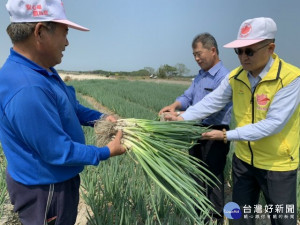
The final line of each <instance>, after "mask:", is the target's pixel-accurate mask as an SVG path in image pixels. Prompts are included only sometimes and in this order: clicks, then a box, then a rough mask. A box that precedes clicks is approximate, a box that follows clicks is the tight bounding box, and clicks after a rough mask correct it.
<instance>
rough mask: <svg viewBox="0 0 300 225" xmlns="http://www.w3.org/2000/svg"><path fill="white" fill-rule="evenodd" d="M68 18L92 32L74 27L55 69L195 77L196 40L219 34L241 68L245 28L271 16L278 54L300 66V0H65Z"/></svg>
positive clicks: (3, 54)
mask: <svg viewBox="0 0 300 225" xmlns="http://www.w3.org/2000/svg"><path fill="white" fill-rule="evenodd" d="M5 3H6V1H3V0H2V4H1V5H0V40H1V41H0V66H1V65H2V64H3V63H4V62H5V60H6V58H7V56H8V54H9V48H10V47H11V42H10V40H9V38H8V35H7V34H6V27H7V25H8V24H9V23H10V21H9V16H8V13H7V11H6V8H5ZM64 5H65V9H66V13H67V17H68V19H69V20H71V21H73V22H75V23H78V24H80V25H82V26H85V27H88V28H90V29H91V31H90V32H81V31H77V30H73V29H70V32H69V35H68V39H69V42H70V45H69V46H68V47H67V48H66V51H65V53H64V58H63V61H62V63H61V64H60V65H57V66H56V69H64V70H97V69H101V70H109V71H133V70H139V69H143V68H144V67H153V68H154V69H158V68H159V66H161V65H163V64H169V65H171V66H174V65H176V64H177V63H183V64H185V65H186V66H187V67H188V68H189V69H190V70H191V72H190V74H191V75H195V74H196V73H197V72H198V70H199V67H198V65H197V64H196V63H195V61H194V58H193V55H192V49H191V42H192V40H193V38H194V37H195V36H196V35H197V34H199V33H202V32H209V33H211V34H212V35H214V36H215V38H216V39H217V42H218V44H219V51H220V58H221V59H222V61H223V63H224V64H225V65H226V66H227V67H228V69H233V68H234V67H236V66H238V65H239V61H238V58H237V56H236V55H235V53H234V51H233V50H232V49H226V48H223V45H224V44H226V43H228V42H230V41H232V40H234V39H235V38H236V36H237V32H238V29H239V26H240V24H241V23H242V22H243V21H244V20H246V19H249V18H254V17H261V16H263V17H271V18H273V19H274V21H275V22H276V24H277V28H278V32H277V35H276V50H275V51H276V53H277V54H279V56H280V57H281V58H282V59H284V60H285V61H287V62H289V63H291V64H294V65H296V66H298V67H300V55H299V53H300V44H299V42H300V26H299V23H300V13H299V11H300V1H299V0H287V1H282V0H251V1H242V0H209V1H202V0H86V1H83V0H65V1H64Z"/></svg>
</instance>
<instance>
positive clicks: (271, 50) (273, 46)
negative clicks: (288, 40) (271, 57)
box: [269, 43, 276, 54]
mask: <svg viewBox="0 0 300 225" xmlns="http://www.w3.org/2000/svg"><path fill="white" fill-rule="evenodd" d="M275 47H276V45H275V43H270V45H269V52H270V54H273V53H274V51H275Z"/></svg>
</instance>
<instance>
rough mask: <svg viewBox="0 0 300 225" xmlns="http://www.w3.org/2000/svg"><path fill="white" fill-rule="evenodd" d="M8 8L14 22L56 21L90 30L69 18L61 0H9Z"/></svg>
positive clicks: (75, 27) (78, 28) (82, 29)
mask: <svg viewBox="0 0 300 225" xmlns="http://www.w3.org/2000/svg"><path fill="white" fill-rule="evenodd" d="M6 9H7V11H8V13H9V15H10V21H11V22H12V23H25V22H56V23H62V24H66V25H68V27H71V28H74V29H77V30H81V31H89V29H88V28H86V27H83V26H80V25H78V24H76V23H73V22H71V21H69V20H68V19H67V17H66V13H65V9H64V6H63V2H62V1H61V0H8V1H7V4H6Z"/></svg>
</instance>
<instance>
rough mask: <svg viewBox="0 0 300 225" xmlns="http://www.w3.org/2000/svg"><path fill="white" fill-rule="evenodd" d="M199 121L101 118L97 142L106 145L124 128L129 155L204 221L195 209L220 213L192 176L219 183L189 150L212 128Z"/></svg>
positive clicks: (186, 209) (179, 203) (183, 207)
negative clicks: (113, 121)
mask: <svg viewBox="0 0 300 225" xmlns="http://www.w3.org/2000/svg"><path fill="white" fill-rule="evenodd" d="M196 124H197V121H154V120H146V119H134V118H128V119H119V120H117V122H116V123H112V122H109V121H105V120H99V121H97V122H96V124H95V134H96V139H97V145H98V146H105V145H106V144H107V143H108V142H110V141H111V139H112V138H113V137H114V135H115V134H116V132H117V130H122V131H123V137H122V143H123V144H124V146H125V147H126V148H127V149H128V150H127V154H129V155H130V156H131V158H132V159H133V160H134V162H135V163H137V164H140V165H141V167H142V169H143V171H144V173H145V175H146V178H147V179H148V180H152V181H154V182H155V183H156V184H157V185H158V186H159V187H160V188H161V189H162V190H163V191H164V192H165V194H166V195H167V196H168V197H169V198H170V199H171V200H172V201H173V203H174V204H175V205H176V206H177V207H178V208H179V209H181V210H182V211H183V212H185V213H186V215H187V216H188V217H190V218H191V219H192V220H193V221H195V223H196V224H201V221H200V217H199V216H198V214H197V213H196V211H195V209H199V210H200V212H201V215H202V216H210V214H211V212H213V213H217V212H216V211H215V210H214V208H213V206H212V204H211V202H210V201H209V200H208V198H207V197H206V196H205V190H204V189H203V187H201V186H199V185H198V184H197V182H196V181H195V180H194V179H193V178H192V176H194V177H197V178H198V179H199V180H201V181H202V182H204V183H207V184H208V185H211V186H212V185H216V184H215V183H214V181H213V180H212V179H211V178H210V177H213V175H212V174H211V173H210V172H209V171H208V170H207V169H206V168H205V165H204V163H202V162H200V160H198V159H197V158H194V157H192V156H190V155H189V154H188V149H189V148H191V147H192V146H193V145H195V144H196V143H197V140H199V138H201V134H202V133H204V132H207V131H208V130H209V128H207V127H202V126H199V125H196ZM209 176H210V177H209ZM149 178H150V179H149ZM149 187H150V185H149ZM150 189H151V187H150ZM152 203H153V204H154V202H153V201H152ZM153 207H154V210H155V211H156V209H155V206H154V205H153ZM157 217H158V215H157ZM158 221H159V218H158ZM159 223H160V221H159Z"/></svg>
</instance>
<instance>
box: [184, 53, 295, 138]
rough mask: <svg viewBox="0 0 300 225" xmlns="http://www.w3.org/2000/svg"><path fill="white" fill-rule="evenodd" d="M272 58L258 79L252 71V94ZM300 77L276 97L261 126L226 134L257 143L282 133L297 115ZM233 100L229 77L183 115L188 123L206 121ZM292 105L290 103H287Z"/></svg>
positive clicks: (252, 126) (247, 127)
mask: <svg viewBox="0 0 300 225" xmlns="http://www.w3.org/2000/svg"><path fill="white" fill-rule="evenodd" d="M273 61H274V60H273V59H272V57H271V58H270V60H269V62H268V63H267V65H266V66H265V68H264V69H263V70H262V72H261V73H260V74H259V76H257V77H256V78H255V77H253V76H252V75H251V74H250V73H249V72H248V78H249V81H250V84H251V88H252V91H253V90H254V88H255V86H256V85H257V83H258V82H259V81H260V80H261V79H262V78H263V77H264V76H266V74H267V73H268V71H269V69H270V68H271V66H272V64H273ZM299 86H300V78H297V79H295V80H294V81H293V82H291V83H290V84H289V85H287V86H286V87H284V88H282V89H280V90H279V91H278V92H277V93H276V95H275V96H274V99H273V102H272V104H271V105H270V108H269V110H268V113H267V117H266V119H264V120H261V121H259V122H257V123H253V124H248V125H246V126H243V127H238V128H236V129H234V130H230V131H227V132H226V136H227V139H228V140H231V141H234V140H246V141H255V140H258V139H261V138H263V137H266V136H271V135H272V134H276V133H278V132H279V131H280V130H281V129H282V128H283V127H284V126H285V124H286V123H287V122H288V120H289V119H290V117H291V115H292V114H293V112H294V111H295V110H296V108H297V107H298V105H299V104H300V89H299ZM231 100H232V88H231V86H230V84H229V74H228V76H227V77H226V78H225V79H224V80H223V81H222V82H221V84H220V86H219V87H218V88H217V89H216V90H215V91H214V92H213V93H211V94H209V95H207V96H206V97H205V98H204V99H203V100H202V101H200V102H198V103H197V104H196V105H194V106H192V107H190V108H188V109H187V110H186V112H185V113H183V114H182V115H181V116H182V117H183V118H184V120H195V119H203V118H205V117H207V116H208V115H210V114H211V113H214V112H216V111H218V110H220V109H222V107H224V106H225V105H226V104H227V103H228V102H230V101H231ZM287 102H288V104H287Z"/></svg>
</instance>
